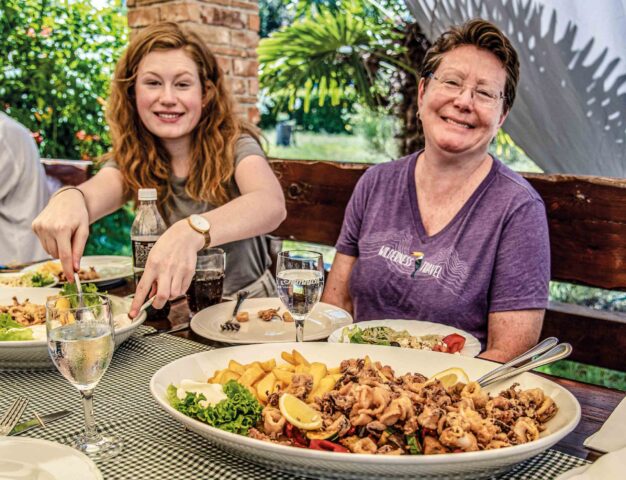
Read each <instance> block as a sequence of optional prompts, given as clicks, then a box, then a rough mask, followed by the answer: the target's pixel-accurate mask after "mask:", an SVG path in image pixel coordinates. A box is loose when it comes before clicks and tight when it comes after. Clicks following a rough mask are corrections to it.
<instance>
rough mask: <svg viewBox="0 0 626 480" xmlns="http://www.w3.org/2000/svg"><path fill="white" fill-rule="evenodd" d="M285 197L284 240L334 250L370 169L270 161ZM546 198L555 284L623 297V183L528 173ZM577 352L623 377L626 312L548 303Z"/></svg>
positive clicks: (83, 172) (71, 166)
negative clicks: (354, 196) (348, 209)
mask: <svg viewBox="0 0 626 480" xmlns="http://www.w3.org/2000/svg"><path fill="white" fill-rule="evenodd" d="M42 163H43V164H44V166H45V168H46V173H47V174H48V175H49V176H51V177H54V178H55V179H57V180H58V182H59V183H61V184H64V185H77V184H79V183H82V182H83V181H85V180H86V179H87V178H88V167H89V166H90V164H91V162H82V161H68V160H52V159H43V160H42ZM271 166H272V168H273V169H274V172H275V173H276V175H277V176H278V179H279V180H280V182H281V185H282V186H283V190H284V192H285V197H286V199H287V210H288V215H287V220H285V222H284V223H283V224H282V225H281V226H280V227H279V228H278V229H277V230H276V231H275V232H273V235H274V237H273V240H272V242H271V248H272V251H273V252H275V253H276V252H277V251H278V250H279V249H280V244H281V241H280V240H282V239H292V240H299V241H303V242H312V243H319V244H323V245H330V246H334V244H335V242H336V240H337V238H338V236H339V231H340V229H341V224H342V221H343V215H344V210H345V208H346V205H347V203H348V201H349V200H350V196H351V195H352V190H353V189H354V186H355V184H356V182H357V181H358V179H359V178H360V177H361V175H362V174H363V172H365V170H367V168H369V167H370V166H371V165H367V164H355V163H338V162H324V161H308V160H279V159H271ZM524 177H525V178H526V179H527V180H528V181H529V182H530V183H531V184H532V185H533V187H534V188H535V189H536V190H537V191H538V192H539V194H540V195H541V196H542V197H543V199H544V202H545V204H546V209H547V214H548V221H549V226H550V243H551V253H552V259H551V267H552V280H557V281H564V282H571V283H576V284H580V285H587V286H592V287H599V288H605V289H612V290H624V291H626V180H618V179H610V178H601V177H587V176H573V175H544V174H524ZM548 336H555V337H558V338H559V339H560V340H561V341H567V342H569V343H571V344H572V346H573V347H574V352H573V354H572V356H571V357H570V358H571V359H572V360H576V361H579V362H582V363H587V364H591V365H597V366H601V367H606V368H611V369H614V370H620V371H626V313H620V312H608V311H600V310H594V309H591V308H587V307H582V306H578V305H571V304H565V303H560V302H550V306H549V308H548V310H547V312H546V317H545V321H544V325H543V331H542V337H548Z"/></svg>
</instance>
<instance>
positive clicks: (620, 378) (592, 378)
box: [537, 360, 626, 392]
mask: <svg viewBox="0 0 626 480" xmlns="http://www.w3.org/2000/svg"><path fill="white" fill-rule="evenodd" d="M537 370H538V371H539V372H543V373H547V374H549V375H554V376H557V377H562V378H569V379H571V380H576V381H579V382H585V383H591V384H593V385H600V386H603V387H608V388H615V389H617V390H622V391H624V392H626V372H618V371H617V370H609V369H608V368H600V367H594V366H593V365H585V364H584V363H578V362H572V361H570V360H560V361H558V362H555V363H553V364H551V365H545V366H543V367H539V368H538V369H537Z"/></svg>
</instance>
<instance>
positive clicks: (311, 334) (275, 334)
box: [191, 297, 352, 344]
mask: <svg viewBox="0 0 626 480" xmlns="http://www.w3.org/2000/svg"><path fill="white" fill-rule="evenodd" d="M234 308H235V302H234V301H230V302H223V303H219V304H217V305H213V306H211V307H208V308H205V309H204V310H201V311H200V312H198V313H197V314H196V315H194V317H193V318H192V319H191V329H192V330H193V331H194V333H196V334H197V335H200V336H201V337H204V338H208V339H209V340H215V341H217V342H223V343H230V344H247V343H274V342H290V341H293V340H295V338H296V327H295V323H294V322H285V321H284V320H283V319H282V314H283V313H284V312H285V311H286V308H285V307H284V305H283V304H282V302H281V301H280V299H279V298H278V297H270V298H250V299H247V300H244V302H243V303H242V304H241V308H240V309H239V312H247V313H248V316H249V320H248V321H247V322H242V323H241V328H240V329H239V331H238V332H232V331H222V329H221V328H220V325H222V324H223V323H224V322H225V321H226V320H228V319H230V317H231V315H232V313H233V309H234ZM270 308H274V309H279V310H278V316H277V317H275V319H273V320H270V321H267V322H266V321H263V320H261V319H260V318H259V317H258V312H259V311H261V310H267V309H270ZM351 323H352V316H351V315H350V314H349V313H348V312H346V311H345V310H343V309H341V308H338V307H335V306H334V305H329V304H327V303H322V302H319V303H318V304H317V305H315V307H314V308H313V310H312V311H311V313H310V314H309V316H308V318H307V320H306V321H305V322H304V340H305V341H311V340H321V339H324V338H326V337H328V335H330V334H331V333H332V332H333V331H334V330H336V329H337V328H340V327H345V326H346V325H349V324H351Z"/></svg>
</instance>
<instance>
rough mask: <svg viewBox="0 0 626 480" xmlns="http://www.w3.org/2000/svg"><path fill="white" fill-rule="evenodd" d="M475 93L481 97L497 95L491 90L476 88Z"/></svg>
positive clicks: (494, 96)
mask: <svg viewBox="0 0 626 480" xmlns="http://www.w3.org/2000/svg"><path fill="white" fill-rule="evenodd" d="M476 93H477V94H478V95H480V96H481V97H485V98H496V97H497V95H496V94H495V93H493V92H490V91H487V90H477V91H476Z"/></svg>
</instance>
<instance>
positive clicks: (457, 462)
mask: <svg viewBox="0 0 626 480" xmlns="http://www.w3.org/2000/svg"><path fill="white" fill-rule="evenodd" d="M292 349H297V350H298V351H299V352H300V353H302V355H303V356H304V357H305V358H306V359H307V360H308V361H310V362H313V361H317V362H323V363H325V364H326V365H327V366H328V367H335V366H338V365H339V364H340V362H341V361H342V360H346V359H350V358H364V357H365V356H366V355H368V356H369V357H370V358H371V360H372V361H380V362H381V363H382V364H383V365H389V366H391V367H392V368H393V369H394V370H395V373H396V375H402V374H404V373H408V372H418V373H422V374H424V375H426V376H431V375H433V374H435V373H437V372H439V371H442V370H444V369H446V368H451V367H461V368H463V369H464V370H465V371H466V372H467V373H468V375H469V377H470V378H471V379H476V378H478V377H480V376H481V375H484V374H485V373H487V372H488V371H490V370H491V369H493V368H495V367H496V366H498V365H499V364H496V363H494V362H489V361H487V360H483V359H479V358H473V357H466V356H462V355H448V354H446V353H437V352H430V351H425V350H411V349H407V348H395V347H377V348H375V349H373V348H372V347H371V345H356V344H337V343H326V342H322V343H299V344H298V343H288V344H266V345H244V346H236V347H229V348H220V349H216V350H211V351H208V352H201V353H197V354H194V355H189V356H187V357H183V358H179V359H178V360H175V361H173V362H171V363H169V364H168V365H166V366H164V367H162V368H161V369H160V370H158V371H157V372H156V373H155V374H154V376H153V377H152V380H151V381H150V390H151V393H152V395H153V397H154V398H155V399H156V401H157V402H158V403H159V405H160V406H161V408H163V409H164V410H165V412H166V413H167V414H168V415H170V416H171V417H172V418H174V419H175V420H177V421H178V422H180V423H181V424H183V425H184V426H185V427H186V428H188V429H189V430H191V431H193V432H196V433H198V434H200V435H202V436H204V437H205V438H207V439H209V440H210V441H211V442H213V443H214V444H216V445H217V446H219V447H220V448H223V449H224V450H226V451H228V452H230V453H234V454H236V455H238V456H241V457H243V458H245V459H247V460H250V461H253V462H256V463H259V464H262V465H265V466H268V467H270V468H274V469H281V470H285V471H289V472H292V473H300V474H302V473H306V474H307V475H308V476H331V477H333V478H353V479H354V478H398V477H402V478H412V479H426V478H447V479H453V478H454V479H478V478H486V477H491V476H496V475H498V474H500V473H502V472H505V471H506V470H508V469H510V468H512V467H513V466H514V465H515V464H517V463H519V462H522V461H524V460H526V459H528V458H530V457H533V456H535V455H538V454H539V453H541V452H543V451H545V450H547V449H548V448H550V447H551V446H552V445H554V444H555V443H557V442H558V441H559V440H561V439H562V438H563V437H565V436H566V435H567V434H568V433H569V432H571V431H572V430H573V429H574V428H575V427H576V425H577V424H578V422H579V420H580V405H579V403H578V401H577V400H576V398H575V397H574V396H573V395H572V394H571V393H570V392H569V391H568V390H567V389H565V388H563V387H561V386H560V385H558V384H556V383H554V382H552V381H550V380H548V379H547V378H544V377H541V376H539V375H535V374H532V373H528V372H526V373H523V374H521V375H519V376H517V377H515V378H514V379H509V380H505V381H503V382H500V383H495V384H492V385H490V386H489V387H487V388H486V390H487V391H488V392H496V393H497V392H500V391H502V390H503V389H505V388H508V387H509V386H510V385H512V384H513V383H519V384H520V387H521V388H522V389H529V388H541V389H542V390H543V391H544V393H545V394H546V395H549V396H550V397H552V399H553V400H554V401H555V403H556V405H557V407H558V411H557V413H556V415H555V416H554V417H553V418H552V419H550V421H548V422H547V423H546V429H545V430H544V431H543V432H541V434H540V437H539V438H538V439H537V440H535V441H532V442H528V443H524V444H521V445H515V446H511V447H506V448H501V449H496V450H486V451H477V452H463V453H446V454H441V455H401V456H394V455H371V454H352V453H334V452H322V451H317V450H311V449H305V448H296V447H290V446H285V445H278V444H275V443H270V442H265V441H261V440H256V439H253V438H249V437H244V436H241V435H237V434H234V433H230V432H226V431H224V430H220V429H218V428H214V427H211V426H209V425H207V424H206V423H203V422H200V421H199V420H195V419H193V418H190V417H188V416H186V415H183V414H182V413H180V412H178V411H177V410H175V409H174V408H173V407H171V406H170V405H169V403H168V401H167V394H166V390H167V387H168V386H169V385H172V384H173V385H179V384H180V381H181V380H183V379H191V380H196V381H199V382H206V379H207V378H209V377H211V376H212V375H213V374H214V372H215V371H216V370H218V369H223V368H226V367H227V366H228V362H229V361H230V360H236V361H237V362H239V363H241V364H247V363H251V362H253V361H265V360H269V359H271V358H273V359H275V360H276V362H277V363H278V364H280V363H284V360H282V359H281V356H280V354H281V352H284V351H287V352H291V350H292Z"/></svg>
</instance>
